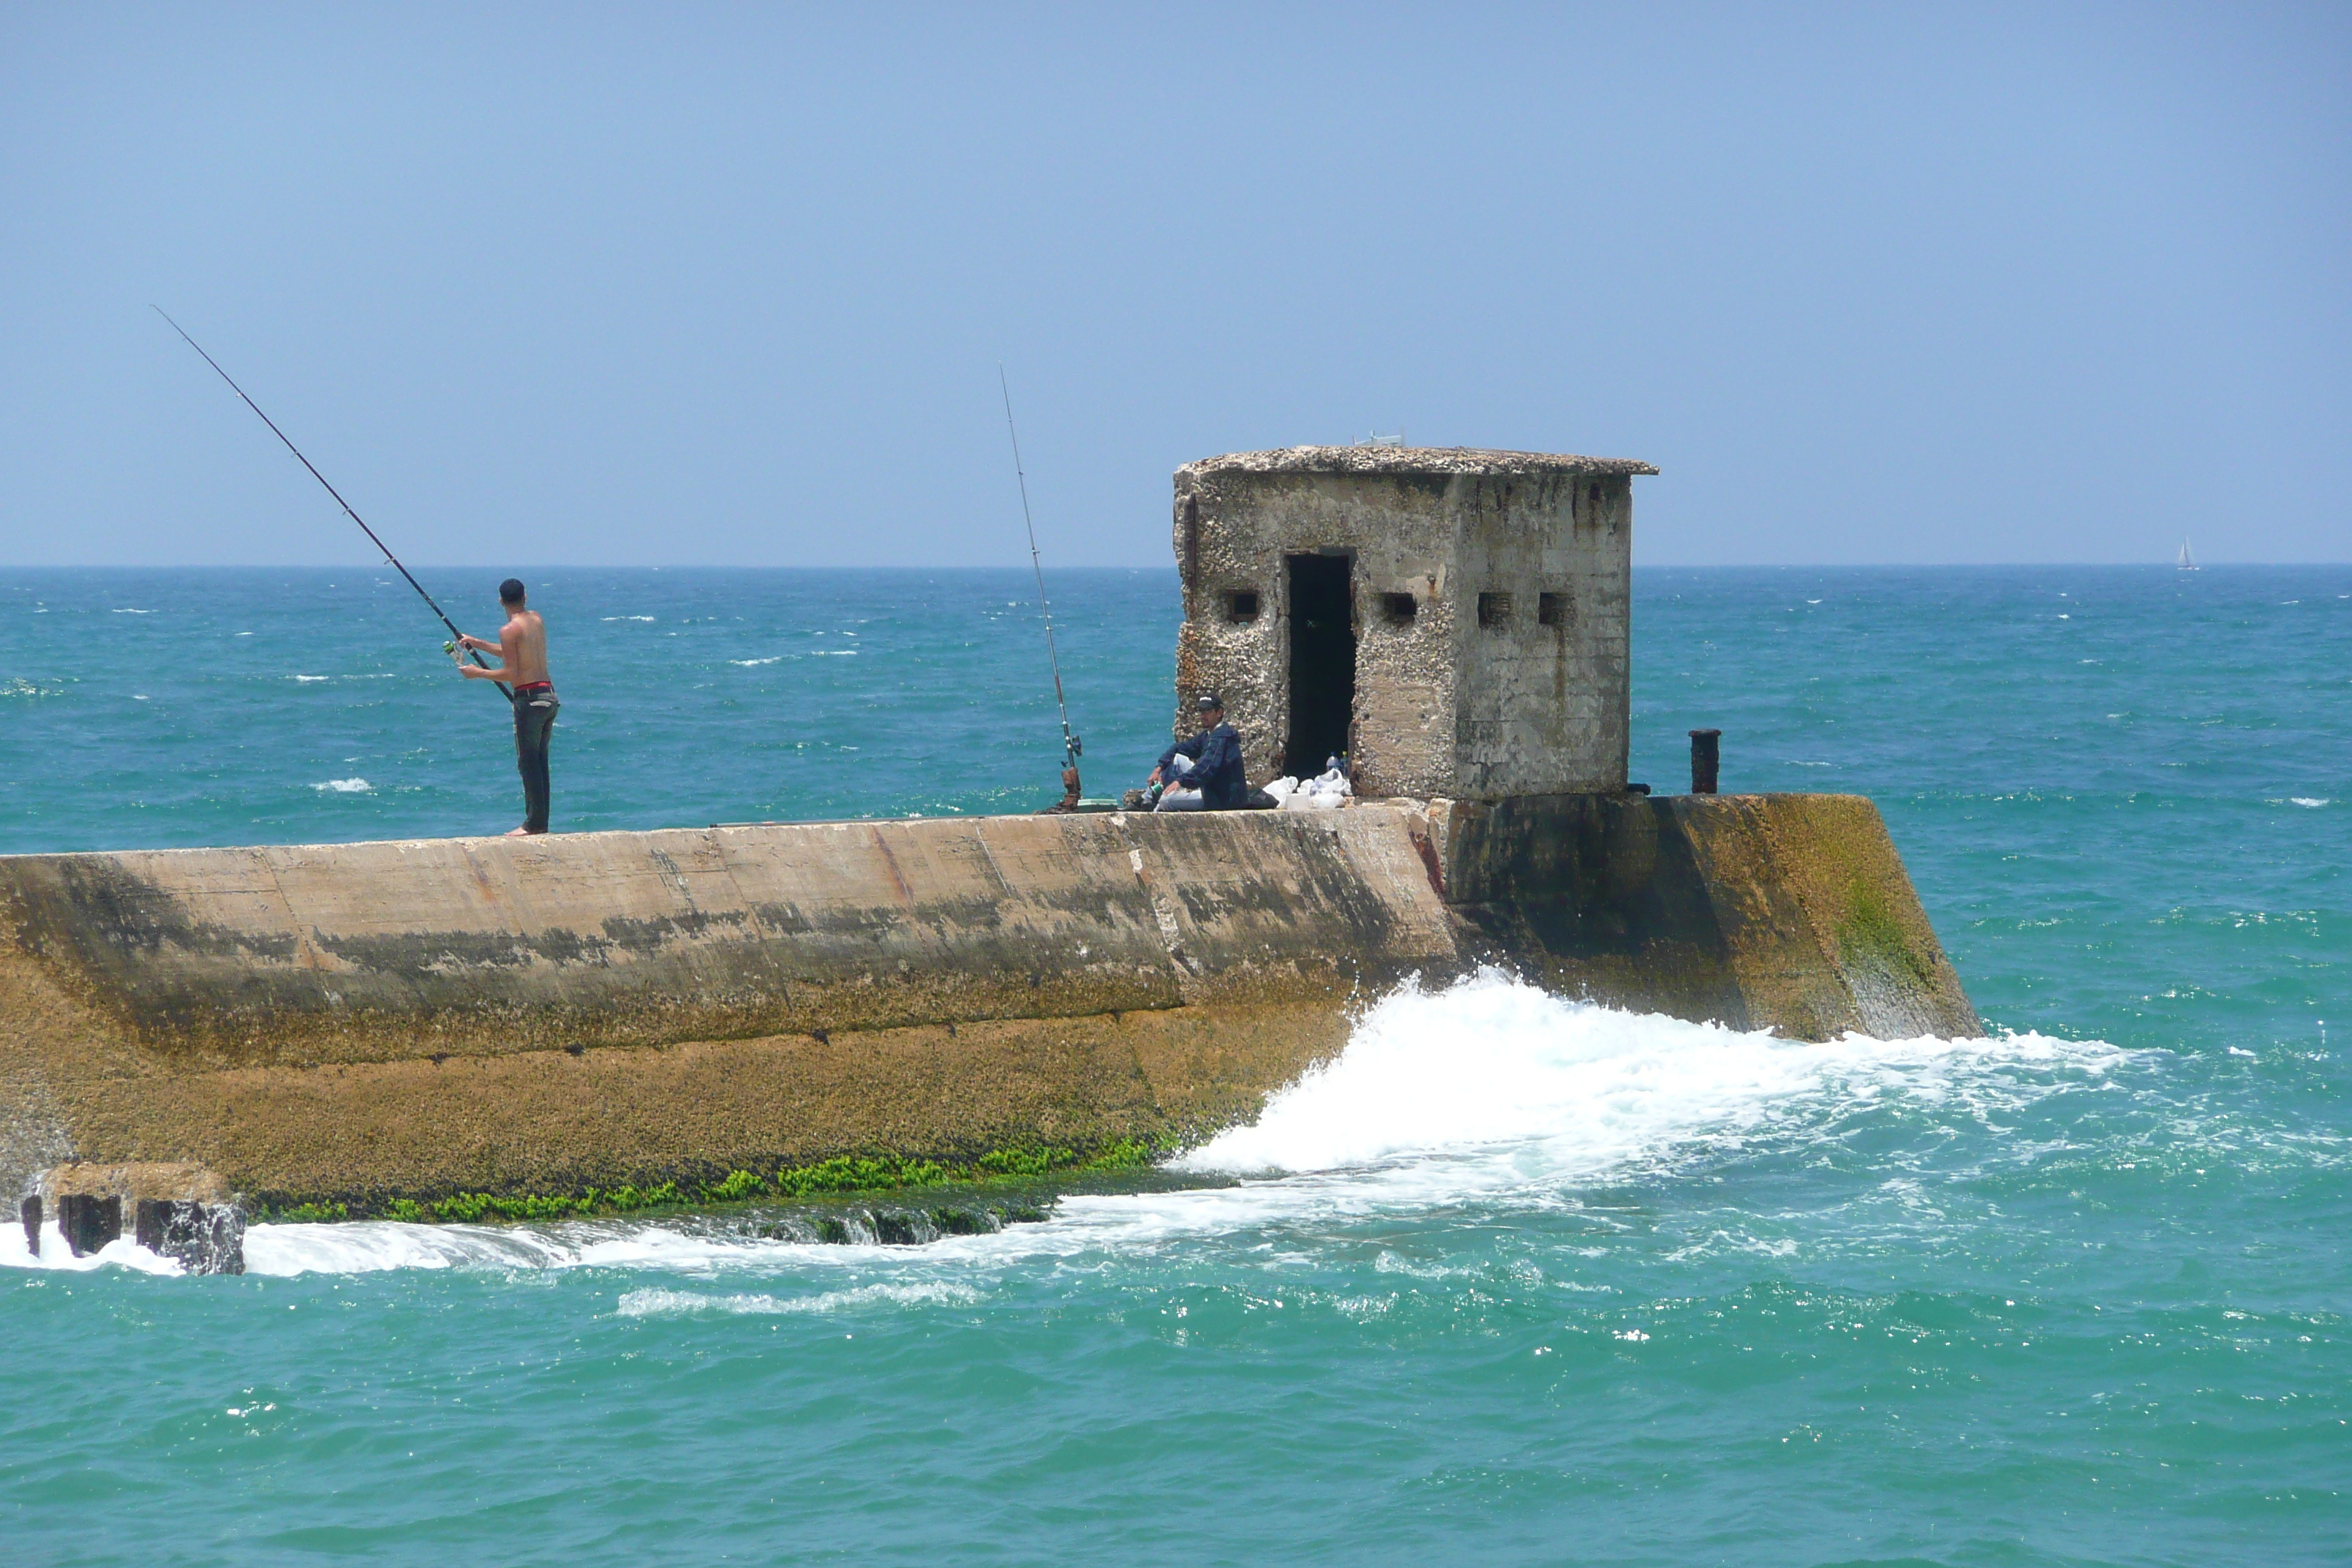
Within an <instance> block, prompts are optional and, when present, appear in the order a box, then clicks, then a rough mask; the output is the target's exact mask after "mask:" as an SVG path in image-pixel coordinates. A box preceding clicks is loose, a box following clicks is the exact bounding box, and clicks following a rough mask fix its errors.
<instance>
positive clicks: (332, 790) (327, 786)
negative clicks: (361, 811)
mask: <svg viewBox="0 0 2352 1568" xmlns="http://www.w3.org/2000/svg"><path fill="white" fill-rule="evenodd" d="M310 787H311V788H312V789H315V790H318V791H320V793H322V794H329V795H366V794H368V793H369V792H370V791H372V790H373V789H374V788H375V785H373V784H370V783H368V782H367V780H365V779H322V780H320V782H319V783H317V784H312V785H311V786H310Z"/></svg>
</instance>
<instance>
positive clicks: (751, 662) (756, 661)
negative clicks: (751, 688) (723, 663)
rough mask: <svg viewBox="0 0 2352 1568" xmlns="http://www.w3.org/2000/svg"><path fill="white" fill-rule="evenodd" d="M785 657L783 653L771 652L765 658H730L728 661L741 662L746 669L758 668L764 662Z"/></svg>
mask: <svg viewBox="0 0 2352 1568" xmlns="http://www.w3.org/2000/svg"><path fill="white" fill-rule="evenodd" d="M783 657H784V656H783V655H782V654H780V653H775V654H770V655H769V656H768V657H767V658H730V659H729V660H728V661H727V662H728V663H730V664H740V665H741V666H742V667H743V668H746V669H757V668H759V667H760V666H761V665H763V664H773V663H775V662H776V661H777V660H778V659H781V658H783Z"/></svg>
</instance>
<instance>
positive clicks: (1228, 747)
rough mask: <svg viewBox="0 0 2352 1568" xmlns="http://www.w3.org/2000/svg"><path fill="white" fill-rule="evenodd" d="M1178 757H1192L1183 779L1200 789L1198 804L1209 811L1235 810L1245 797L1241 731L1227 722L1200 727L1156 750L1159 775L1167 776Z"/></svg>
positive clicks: (1246, 797)
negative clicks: (1160, 749) (1208, 728)
mask: <svg viewBox="0 0 2352 1568" xmlns="http://www.w3.org/2000/svg"><path fill="white" fill-rule="evenodd" d="M1179 757H1190V758H1191V759H1192V772H1191V773H1188V774H1186V775H1185V777H1184V782H1185V783H1186V784H1191V785H1192V786H1194V787H1195V788H1197V789H1198V790H1200V792H1201V804H1202V805H1204V806H1206V807H1207V808H1208V809H1209V810H1211V811H1239V810H1240V809H1241V808H1242V807H1243V805H1244V804H1246V803H1247V801H1248V799H1249V775H1248V774H1246V773H1244V772H1243V771H1242V737H1241V731H1238V730H1236V729H1234V727H1233V726H1232V725H1231V724H1220V725H1218V726H1217V727H1216V728H1215V729H1213V730H1204V731H1202V732H1201V733H1199V734H1197V735H1195V736H1193V737H1192V739H1191V740H1189V741H1179V742H1176V743H1175V744H1174V745H1172V746H1171V747H1169V748H1168V749H1167V750H1166V751H1164V752H1160V777H1161V778H1162V779H1170V778H1171V775H1172V773H1173V770H1172V768H1171V766H1170V764H1171V763H1174V762H1175V760H1176V759H1177V758H1179Z"/></svg>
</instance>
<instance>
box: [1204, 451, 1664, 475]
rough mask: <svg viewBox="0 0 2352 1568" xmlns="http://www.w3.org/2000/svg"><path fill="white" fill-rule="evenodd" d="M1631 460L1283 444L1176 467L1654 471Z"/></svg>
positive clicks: (1210, 471) (1209, 471) (1213, 470)
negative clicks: (1267, 449)
mask: <svg viewBox="0 0 2352 1568" xmlns="http://www.w3.org/2000/svg"><path fill="white" fill-rule="evenodd" d="M1657 471H1658V470H1657V469H1656V468H1653V467H1651V466H1650V465H1649V464H1647V463H1644V462H1643V461H1641V460H1640V459H1638V458H1579V457H1574V456H1571V455H1570V454H1567V453H1563V452H1493V451H1487V450H1485V449H1483V448H1480V447H1282V448H1280V449H1279V450H1277V451H1272V452H1228V453H1226V454H1225V455H1224V456H1223V457H1222V458H1202V459H1201V460H1200V461H1199V462H1197V463H1187V464H1185V465H1184V466H1183V467H1182V468H1179V469H1177V470H1176V472H1177V475H1178V476H1179V477H1180V478H1181V477H1183V476H1185V475H1195V476H1200V477H1203V478H1205V477H1207V476H1210V475H1214V474H1232V473H1245V474H1282V473H1292V474H1301V473H1304V474H1608V475H1622V474H1654V473H1656V472H1657Z"/></svg>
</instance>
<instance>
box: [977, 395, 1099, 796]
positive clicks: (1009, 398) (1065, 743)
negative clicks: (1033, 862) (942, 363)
mask: <svg viewBox="0 0 2352 1568" xmlns="http://www.w3.org/2000/svg"><path fill="white" fill-rule="evenodd" d="M996 384H997V386H998V388H999V389H1000V390H1001V391H1003V394H1004V433H1005V434H1006V435H1008V436H1010V437H1013V478H1014V479H1018V480H1020V481H1021V521H1022V522H1023V524H1024V526H1026V527H1027V528H1028V530H1029V568H1030V570H1031V571H1033V572H1034V573H1036V574H1037V605H1038V608H1040V609H1042V610H1043V611H1045V658H1046V661H1047V662H1048V663H1050V664H1051V665H1052V666H1053V667H1054V702H1055V706H1056V707H1058V708H1060V709H1061V710H1062V766H1063V768H1064V769H1065V770H1066V772H1067V773H1068V774H1069V775H1070V776H1068V777H1066V778H1065V779H1063V781H1062V785H1063V787H1064V788H1065V789H1066V790H1068V791H1069V793H1070V796H1071V798H1072V799H1073V800H1075V799H1076V797H1077V793H1078V786H1077V783H1076V773H1077V767H1078V758H1079V757H1080V756H1082V755H1084V754H1085V752H1086V747H1085V746H1084V745H1082V744H1080V742H1079V741H1078V738H1077V737H1076V735H1074V734H1072V733H1070V705H1069V703H1068V701H1067V700H1065V699H1064V698H1063V696H1062V659H1061V656H1060V655H1059V654H1057V653H1055V651H1054V606H1053V605H1052V604H1051V603H1050V602H1049V601H1048V600H1047V599H1046V597H1045V565H1044V564H1043V563H1041V562H1040V561H1039V560H1038V558H1037V524H1036V523H1035V522H1034V521H1032V520H1031V518H1030V516H1029V476H1028V475H1027V474H1025V473H1024V472H1022V469H1021V432H1020V431H1018V430H1015V429H1014V428H1013V385H1012V384H1011V383H1010V382H1008V381H1006V380H1005V379H1004V366H1003V364H1001V363H1000V364H999V365H998V366H997V367H996Z"/></svg>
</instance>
